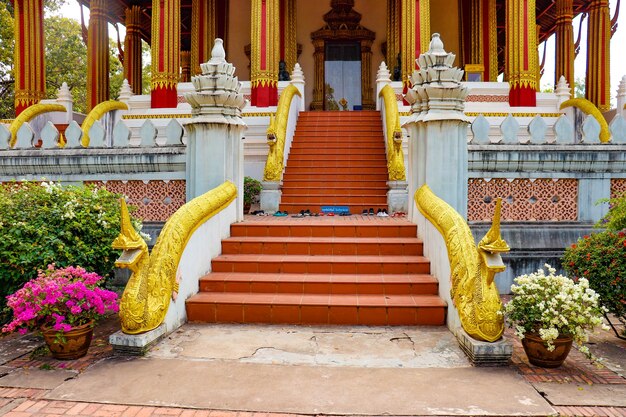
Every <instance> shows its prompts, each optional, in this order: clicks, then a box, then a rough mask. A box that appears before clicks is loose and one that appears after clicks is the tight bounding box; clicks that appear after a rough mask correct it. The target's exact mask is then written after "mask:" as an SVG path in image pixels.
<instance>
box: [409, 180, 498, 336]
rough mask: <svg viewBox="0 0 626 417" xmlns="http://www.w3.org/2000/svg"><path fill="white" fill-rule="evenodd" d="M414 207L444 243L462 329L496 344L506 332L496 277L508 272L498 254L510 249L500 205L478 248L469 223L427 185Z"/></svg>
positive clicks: (416, 199) (423, 187) (420, 191)
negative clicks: (502, 234)
mask: <svg viewBox="0 0 626 417" xmlns="http://www.w3.org/2000/svg"><path fill="white" fill-rule="evenodd" d="M415 204H416V205H417V208H418V209H419V211H420V212H421V213H422V214H423V215H424V217H426V219H427V220H428V221H429V222H430V223H432V225H433V226H435V227H436V228H437V230H439V232H440V233H441V235H442V236H443V238H444V240H445V243H446V248H447V250H448V259H449V261H450V272H451V277H450V278H451V281H452V288H451V290H450V296H451V298H452V300H453V302H454V305H455V306H456V308H457V310H458V312H459V318H460V320H461V325H462V326H463V329H464V330H465V331H466V332H467V333H468V334H469V335H470V336H472V337H473V338H475V339H478V340H484V341H487V342H495V341H496V340H498V339H500V338H501V337H502V333H503V332H504V317H503V315H502V303H501V301H500V295H499V293H498V289H497V287H496V285H495V283H494V282H493V277H494V276H495V274H496V273H498V272H502V271H503V270H504V268H505V267H504V265H503V264H501V262H500V263H498V262H497V261H498V258H499V257H498V256H497V252H501V251H506V250H507V249H508V245H506V242H504V241H503V240H502V239H501V237H500V233H499V220H500V219H499V207H500V206H499V205H500V202H498V206H497V208H496V214H495V216H494V222H493V226H492V230H490V231H489V232H488V233H487V235H486V236H485V238H484V239H483V240H482V241H481V245H479V246H478V247H477V246H476V243H475V242H474V237H473V236H472V232H471V231H470V228H469V226H468V225H467V223H466V221H465V220H464V219H463V218H462V217H461V215H460V214H459V213H457V212H456V211H455V210H454V209H453V208H452V207H451V206H450V205H448V204H447V203H446V202H445V201H443V200H442V199H440V198H439V197H437V196H436V195H435V194H434V193H433V192H432V191H431V190H430V188H429V187H428V185H423V186H422V187H421V188H420V189H419V190H417V191H416V192H415ZM496 234H497V236H496ZM502 243H503V244H502ZM494 255H495V256H494ZM500 261H501V260H500Z"/></svg>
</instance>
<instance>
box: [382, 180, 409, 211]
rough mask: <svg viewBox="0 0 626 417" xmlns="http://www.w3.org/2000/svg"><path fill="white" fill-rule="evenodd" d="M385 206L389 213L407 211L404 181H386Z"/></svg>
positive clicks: (405, 184)
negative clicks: (387, 189) (387, 188)
mask: <svg viewBox="0 0 626 417" xmlns="http://www.w3.org/2000/svg"><path fill="white" fill-rule="evenodd" d="M387 186H388V187H389V191H388V192H387V207H388V208H389V213H395V212H398V211H400V212H402V213H407V212H408V208H409V191H408V183H407V182H406V181H387Z"/></svg>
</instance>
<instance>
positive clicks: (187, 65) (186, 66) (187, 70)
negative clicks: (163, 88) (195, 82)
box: [180, 51, 191, 83]
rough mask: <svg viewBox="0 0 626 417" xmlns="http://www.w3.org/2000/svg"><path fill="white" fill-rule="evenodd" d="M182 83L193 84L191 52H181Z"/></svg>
mask: <svg viewBox="0 0 626 417" xmlns="http://www.w3.org/2000/svg"><path fill="white" fill-rule="evenodd" d="M180 82H181V83H188V82H191V53H190V52H189V51H181V52H180Z"/></svg>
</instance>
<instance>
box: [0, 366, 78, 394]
mask: <svg viewBox="0 0 626 417" xmlns="http://www.w3.org/2000/svg"><path fill="white" fill-rule="evenodd" d="M76 375H78V372H77V371H68V370H64V369H52V370H43V369H34V368H20V369H16V370H15V371H14V372H11V373H10V374H8V375H6V376H3V377H2V378H0V387H11V388H37V389H54V388H56V387H58V386H59V385H61V384H62V383H64V382H65V381H67V380H69V379H72V378H74V377H75V376H76Z"/></svg>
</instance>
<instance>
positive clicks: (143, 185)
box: [86, 180, 185, 222]
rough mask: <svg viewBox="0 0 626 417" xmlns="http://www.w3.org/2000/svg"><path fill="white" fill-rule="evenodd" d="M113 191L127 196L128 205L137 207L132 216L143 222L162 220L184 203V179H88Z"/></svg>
mask: <svg viewBox="0 0 626 417" xmlns="http://www.w3.org/2000/svg"><path fill="white" fill-rule="evenodd" d="M86 183H88V184H94V185H95V186H96V187H104V188H106V189H107V190H108V191H111V192H113V193H119V194H123V195H125V196H126V197H127V199H128V200H127V201H128V204H129V205H133V206H135V207H137V211H136V212H134V213H133V215H134V216H136V217H139V218H141V219H142V220H143V221H144V222H164V221H166V220H167V219H169V218H170V216H171V215H172V214H174V213H175V212H176V210H178V209H179V208H180V207H182V206H183V204H185V181H184V180H171V181H161V180H153V181H148V182H144V181H136V180H131V181H90V182H86Z"/></svg>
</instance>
